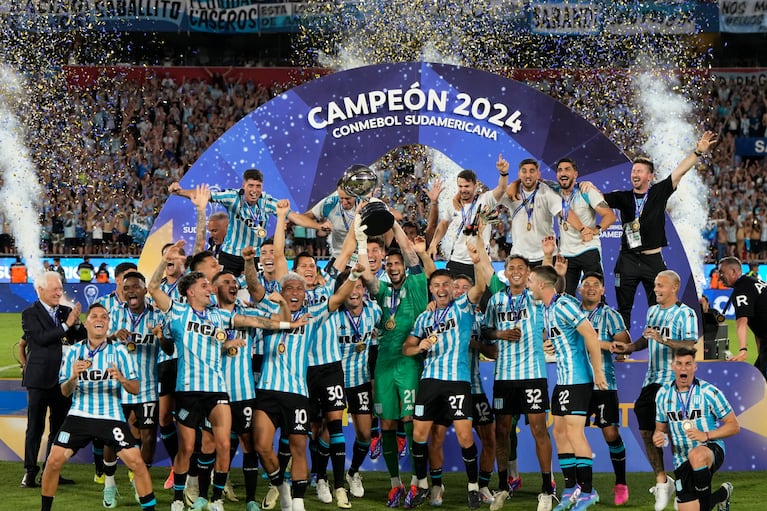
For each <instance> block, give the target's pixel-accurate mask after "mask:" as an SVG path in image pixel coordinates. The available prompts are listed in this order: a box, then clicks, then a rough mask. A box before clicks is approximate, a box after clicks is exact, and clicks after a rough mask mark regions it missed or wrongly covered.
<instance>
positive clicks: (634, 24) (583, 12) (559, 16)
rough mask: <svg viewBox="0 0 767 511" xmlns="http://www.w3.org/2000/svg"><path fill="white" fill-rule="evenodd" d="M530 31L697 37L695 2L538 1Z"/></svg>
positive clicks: (533, 10)
mask: <svg viewBox="0 0 767 511" xmlns="http://www.w3.org/2000/svg"><path fill="white" fill-rule="evenodd" d="M529 10H530V12H529V16H530V31H531V32H533V33H535V34H546V35H552V34H556V35H579V36H590V35H599V34H601V33H606V34H615V35H635V34H666V35H678V34H694V33H696V31H697V30H698V25H703V24H704V23H703V22H701V23H698V22H697V17H698V11H697V4H696V3H695V2H675V3H673V4H667V3H660V2H642V3H632V4H624V3H620V2H614V3H613V2H596V1H588V0H582V1H576V2H573V1H568V2H562V1H556V0H537V1H534V2H531V4H530V7H529Z"/></svg>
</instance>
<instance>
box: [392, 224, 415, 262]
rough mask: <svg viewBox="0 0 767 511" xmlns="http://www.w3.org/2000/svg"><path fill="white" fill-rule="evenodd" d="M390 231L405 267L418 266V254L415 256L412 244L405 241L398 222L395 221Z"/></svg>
mask: <svg viewBox="0 0 767 511" xmlns="http://www.w3.org/2000/svg"><path fill="white" fill-rule="evenodd" d="M391 229H392V231H393V232H394V240H395V241H396V242H397V245H399V248H400V250H401V251H402V259H404V261H405V266H406V267H410V266H418V265H419V264H420V260H419V259H418V254H416V252H415V249H414V248H413V244H412V243H410V240H409V239H407V234H405V231H403V230H402V226H400V224H399V222H396V221H395V222H394V225H393V226H392V228H391Z"/></svg>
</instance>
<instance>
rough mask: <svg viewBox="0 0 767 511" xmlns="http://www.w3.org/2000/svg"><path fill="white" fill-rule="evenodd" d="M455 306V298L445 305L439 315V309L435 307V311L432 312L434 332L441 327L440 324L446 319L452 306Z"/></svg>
mask: <svg viewBox="0 0 767 511" xmlns="http://www.w3.org/2000/svg"><path fill="white" fill-rule="evenodd" d="M452 306H453V300H450V303H449V304H447V307H445V308H444V309H443V310H442V313H441V314H440V315H439V317H437V312H438V311H439V309H436V308H435V309H434V312H433V313H432V315H431V317H432V333H434V334H436V333H437V330H438V328H439V325H441V324H442V321H443V320H444V319H445V316H447V313H448V312H450V308H451V307H452Z"/></svg>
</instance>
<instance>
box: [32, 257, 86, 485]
mask: <svg viewBox="0 0 767 511" xmlns="http://www.w3.org/2000/svg"><path fill="white" fill-rule="evenodd" d="M35 289H36V290H37V296H38V300H37V301H36V302H35V303H33V304H32V305H31V306H30V307H28V308H27V309H25V310H24V312H22V313H21V326H22V329H23V330H24V339H25V340H26V341H27V363H26V367H25V369H24V378H23V380H22V385H24V386H25V387H26V388H27V401H28V403H27V434H26V440H25V442H24V470H25V473H24V478H23V479H22V480H21V486H22V487H23V488H33V487H36V486H37V483H36V482H35V477H36V476H37V473H38V472H39V470H40V469H39V467H38V466H37V456H38V455H39V453H40V442H41V441H42V437H43V430H44V429H45V414H46V412H47V411H48V410H50V419H49V428H50V432H49V434H48V447H47V450H46V457H47V454H48V452H50V449H51V444H52V441H53V438H54V436H55V435H56V432H57V431H58V430H59V428H60V427H61V424H62V423H63V422H64V418H65V417H66V415H67V411H68V410H69V405H70V403H71V398H69V397H64V395H63V394H62V393H61V386H60V385H59V383H58V381H59V367H60V366H61V360H62V346H63V345H71V344H73V343H74V342H75V341H78V340H81V339H85V337H86V336H87V333H86V331H85V328H83V326H82V325H81V324H80V304H79V303H78V304H76V305H75V306H74V308H70V307H67V306H66V305H60V302H61V297H62V295H63V294H64V288H63V286H62V284H61V277H60V276H59V274H58V273H57V272H55V271H48V272H45V273H43V274H42V275H41V276H40V277H39V278H37V279H36V281H35ZM61 482H63V483H65V484H66V483H67V482H70V483H71V482H74V481H68V480H62V481H61Z"/></svg>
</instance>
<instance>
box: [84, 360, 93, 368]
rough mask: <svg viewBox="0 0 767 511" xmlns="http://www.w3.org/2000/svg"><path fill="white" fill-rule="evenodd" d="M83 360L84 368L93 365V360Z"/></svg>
mask: <svg viewBox="0 0 767 511" xmlns="http://www.w3.org/2000/svg"><path fill="white" fill-rule="evenodd" d="M83 362H85V368H86V369H87V368H89V367H90V366H92V365H93V361H92V360H83Z"/></svg>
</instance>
